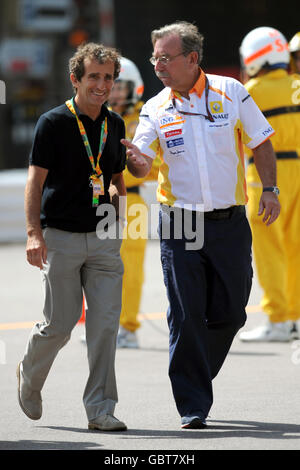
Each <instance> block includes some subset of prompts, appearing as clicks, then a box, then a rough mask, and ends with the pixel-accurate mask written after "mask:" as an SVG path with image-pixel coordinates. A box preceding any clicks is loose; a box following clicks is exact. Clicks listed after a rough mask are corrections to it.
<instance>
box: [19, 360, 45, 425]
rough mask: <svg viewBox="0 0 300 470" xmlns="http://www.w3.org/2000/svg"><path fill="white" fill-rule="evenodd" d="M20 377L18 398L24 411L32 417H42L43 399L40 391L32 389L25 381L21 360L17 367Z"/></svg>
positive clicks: (35, 418)
mask: <svg viewBox="0 0 300 470" xmlns="http://www.w3.org/2000/svg"><path fill="white" fill-rule="evenodd" d="M17 379H18V399H19V404H20V407H21V409H22V411H23V412H24V413H25V414H26V416H28V418H30V419H34V420H37V419H40V417H41V416H42V399H41V394H40V392H37V391H34V390H31V389H30V388H29V387H28V385H26V384H25V383H24V379H23V376H22V362H19V364H18V367H17Z"/></svg>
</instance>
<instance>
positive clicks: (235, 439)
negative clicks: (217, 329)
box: [0, 240, 300, 466]
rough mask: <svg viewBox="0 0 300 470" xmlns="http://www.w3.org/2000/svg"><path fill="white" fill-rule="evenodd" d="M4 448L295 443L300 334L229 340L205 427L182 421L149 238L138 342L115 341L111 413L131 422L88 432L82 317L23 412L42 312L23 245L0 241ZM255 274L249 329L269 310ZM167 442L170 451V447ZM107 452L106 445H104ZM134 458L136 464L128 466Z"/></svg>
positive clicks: (299, 426) (187, 448) (183, 450)
mask: <svg viewBox="0 0 300 470" xmlns="http://www.w3.org/2000/svg"><path fill="white" fill-rule="evenodd" d="M0 286H1V287H0V290H1V296H0V298H1V317H0V378H1V379H0V416H1V426H0V450H89V449H91V450H103V451H106V452H108V453H112V454H113V453H114V452H115V455H117V454H116V453H117V451H124V452H125V453H126V455H131V454H132V455H133V454H134V452H137V451H140V450H145V451H149V452H150V451H153V452H156V451H160V452H161V453H168V454H170V453H172V454H174V453H176V454H180V455H182V456H184V455H186V454H187V453H189V454H191V453H192V454H196V453H197V452H198V451H200V450H238V449H239V450H258V449H259V450H299V448H300V413H299V412H300V403H299V401H300V400H299V397H300V393H299V389H300V380H299V379H300V341H294V342H291V343H285V344H284V343H281V344H279V343H277V344H275V343H274V344H244V343H241V342H240V341H239V339H238V338H236V339H235V341H234V343H233V346H232V349H231V352H230V354H229V356H228V358H227V360H226V363H225V365H224V367H223V369H222V371H221V372H220V374H219V376H218V377H217V378H216V379H215V381H214V400H215V401H214V405H213V407H212V409H211V413H210V417H209V419H208V428H207V429H205V430H189V431H188V430H181V429H180V419H179V416H178V414H177V410H176V408H175V405H174V401H173V397H172V393H171V387H170V383H169V379H168V373H167V369H168V331H167V324H166V318H165V312H166V308H167V299H166V295H165V290H164V286H163V281H162V274H161V268H160V261H159V243H158V241H157V240H150V241H149V242H148V245H147V253H146V262H145V284H144V293H143V299H142V305H141V316H140V318H141V322H142V326H141V328H140V330H139V332H138V335H139V341H140V346H141V347H140V349H138V350H126V349H122V350H118V351H117V357H116V373H117V381H118V390H119V403H118V405H117V407H116V412H115V414H116V416H117V417H118V418H119V419H121V420H124V421H125V422H126V423H127V426H128V431H127V432H122V433H102V432H95V431H88V429H87V420H86V416H85V411H84V408H83V404H82V394H83V390H84V386H85V381H86V378H87V373H88V370H87V358H86V346H85V345H84V344H83V343H82V342H81V341H80V337H81V335H82V334H83V333H84V324H83V323H79V324H78V325H77V326H76V327H75V329H74V331H73V334H72V338H71V340H70V341H69V343H68V344H67V345H66V346H65V347H64V348H63V349H62V350H61V352H60V354H59V355H58V357H57V359H56V360H55V363H54V365H53V368H52V370H51V372H50V374H49V377H48V380H47V382H46V384H45V387H44V389H43V406H44V412H43V416H42V418H41V419H40V420H39V421H31V420H29V419H28V418H27V417H26V416H25V415H24V414H23V413H22V411H21V409H20V408H19V405H18V401H17V392H16V385H17V383H16V374H15V369H16V365H17V363H18V361H19V360H20V359H21V358H22V355H23V352H24V348H25V345H26V341H27V337H28V334H29V331H30V328H31V327H32V324H33V323H34V322H35V321H37V320H39V319H41V318H42V313H41V312H42V303H43V298H42V290H41V283H40V274H39V271H38V269H36V268H33V267H31V266H30V265H28V264H27V262H26V257H25V245H24V243H19V244H0ZM260 297H261V290H260V288H259V286H258V284H257V281H256V278H255V279H254V284H253V289H252V293H251V297H250V301H249V305H248V308H247V310H248V322H247V325H246V327H245V329H249V328H251V327H252V326H255V325H257V324H260V323H262V322H263V321H264V319H265V317H264V315H263V314H262V313H261V311H260V308H259V301H260ZM170 451H172V452H170ZM105 455H106V454H105ZM132 466H133V465H132Z"/></svg>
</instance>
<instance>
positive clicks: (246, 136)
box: [238, 84, 275, 149]
mask: <svg viewBox="0 0 300 470" xmlns="http://www.w3.org/2000/svg"><path fill="white" fill-rule="evenodd" d="M238 100H239V111H240V118H241V122H242V125H243V131H244V132H243V142H244V144H245V145H246V146H247V147H248V148H249V149H254V148H255V147H257V146H258V145H260V144H262V143H263V142H264V141H265V140H267V139H269V138H270V137H271V136H272V135H273V134H274V133H275V131H274V129H273V128H272V126H271V125H270V124H269V122H268V121H267V119H266V118H265V117H264V115H263V113H262V112H261V110H260V109H259V107H258V106H257V104H256V103H255V101H254V100H253V98H252V97H251V95H250V94H249V92H248V91H247V89H246V88H245V87H244V86H243V85H241V84H239V89H238Z"/></svg>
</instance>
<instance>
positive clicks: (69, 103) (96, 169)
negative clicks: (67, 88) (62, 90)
mask: <svg viewBox="0 0 300 470" xmlns="http://www.w3.org/2000/svg"><path fill="white" fill-rule="evenodd" d="M66 105H67V107H68V108H69V110H70V111H71V113H73V114H74V115H75V117H76V120H77V124H78V127H79V131H80V134H81V137H82V140H83V143H84V147H85V149H86V152H87V155H88V157H89V160H90V162H91V165H92V168H93V170H94V174H93V175H91V179H92V180H93V179H95V178H97V177H98V176H100V175H101V174H102V171H101V168H100V165H99V162H100V158H101V155H102V153H103V149H104V147H105V143H106V139H107V117H106V118H105V120H104V121H103V122H102V125H101V132H100V142H99V152H98V155H97V160H96V165H95V160H94V156H93V152H92V149H91V146H90V143H89V139H88V136H87V133H86V131H85V128H84V126H83V124H82V122H81V121H80V119H79V117H78V116H77V114H76V111H75V108H74V98H72V99H71V100H68V101H66Z"/></svg>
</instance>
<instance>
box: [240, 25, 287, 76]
mask: <svg viewBox="0 0 300 470" xmlns="http://www.w3.org/2000/svg"><path fill="white" fill-rule="evenodd" d="M240 56H241V64H242V67H243V68H244V69H245V70H246V73H247V74H248V75H249V77H253V76H255V75H256V74H257V73H258V72H259V71H260V70H261V69H262V68H263V67H265V68H267V69H270V70H271V69H276V68H286V67H287V66H288V63H289V60H290V53H289V50H288V43H287V40H286V38H285V37H284V36H283V34H282V33H281V32H280V31H278V30H277V29H274V28H269V27H268V26H261V27H259V28H255V29H253V30H252V31H250V33H248V34H247V35H246V36H245V37H244V39H243V41H242V44H241V47H240Z"/></svg>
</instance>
